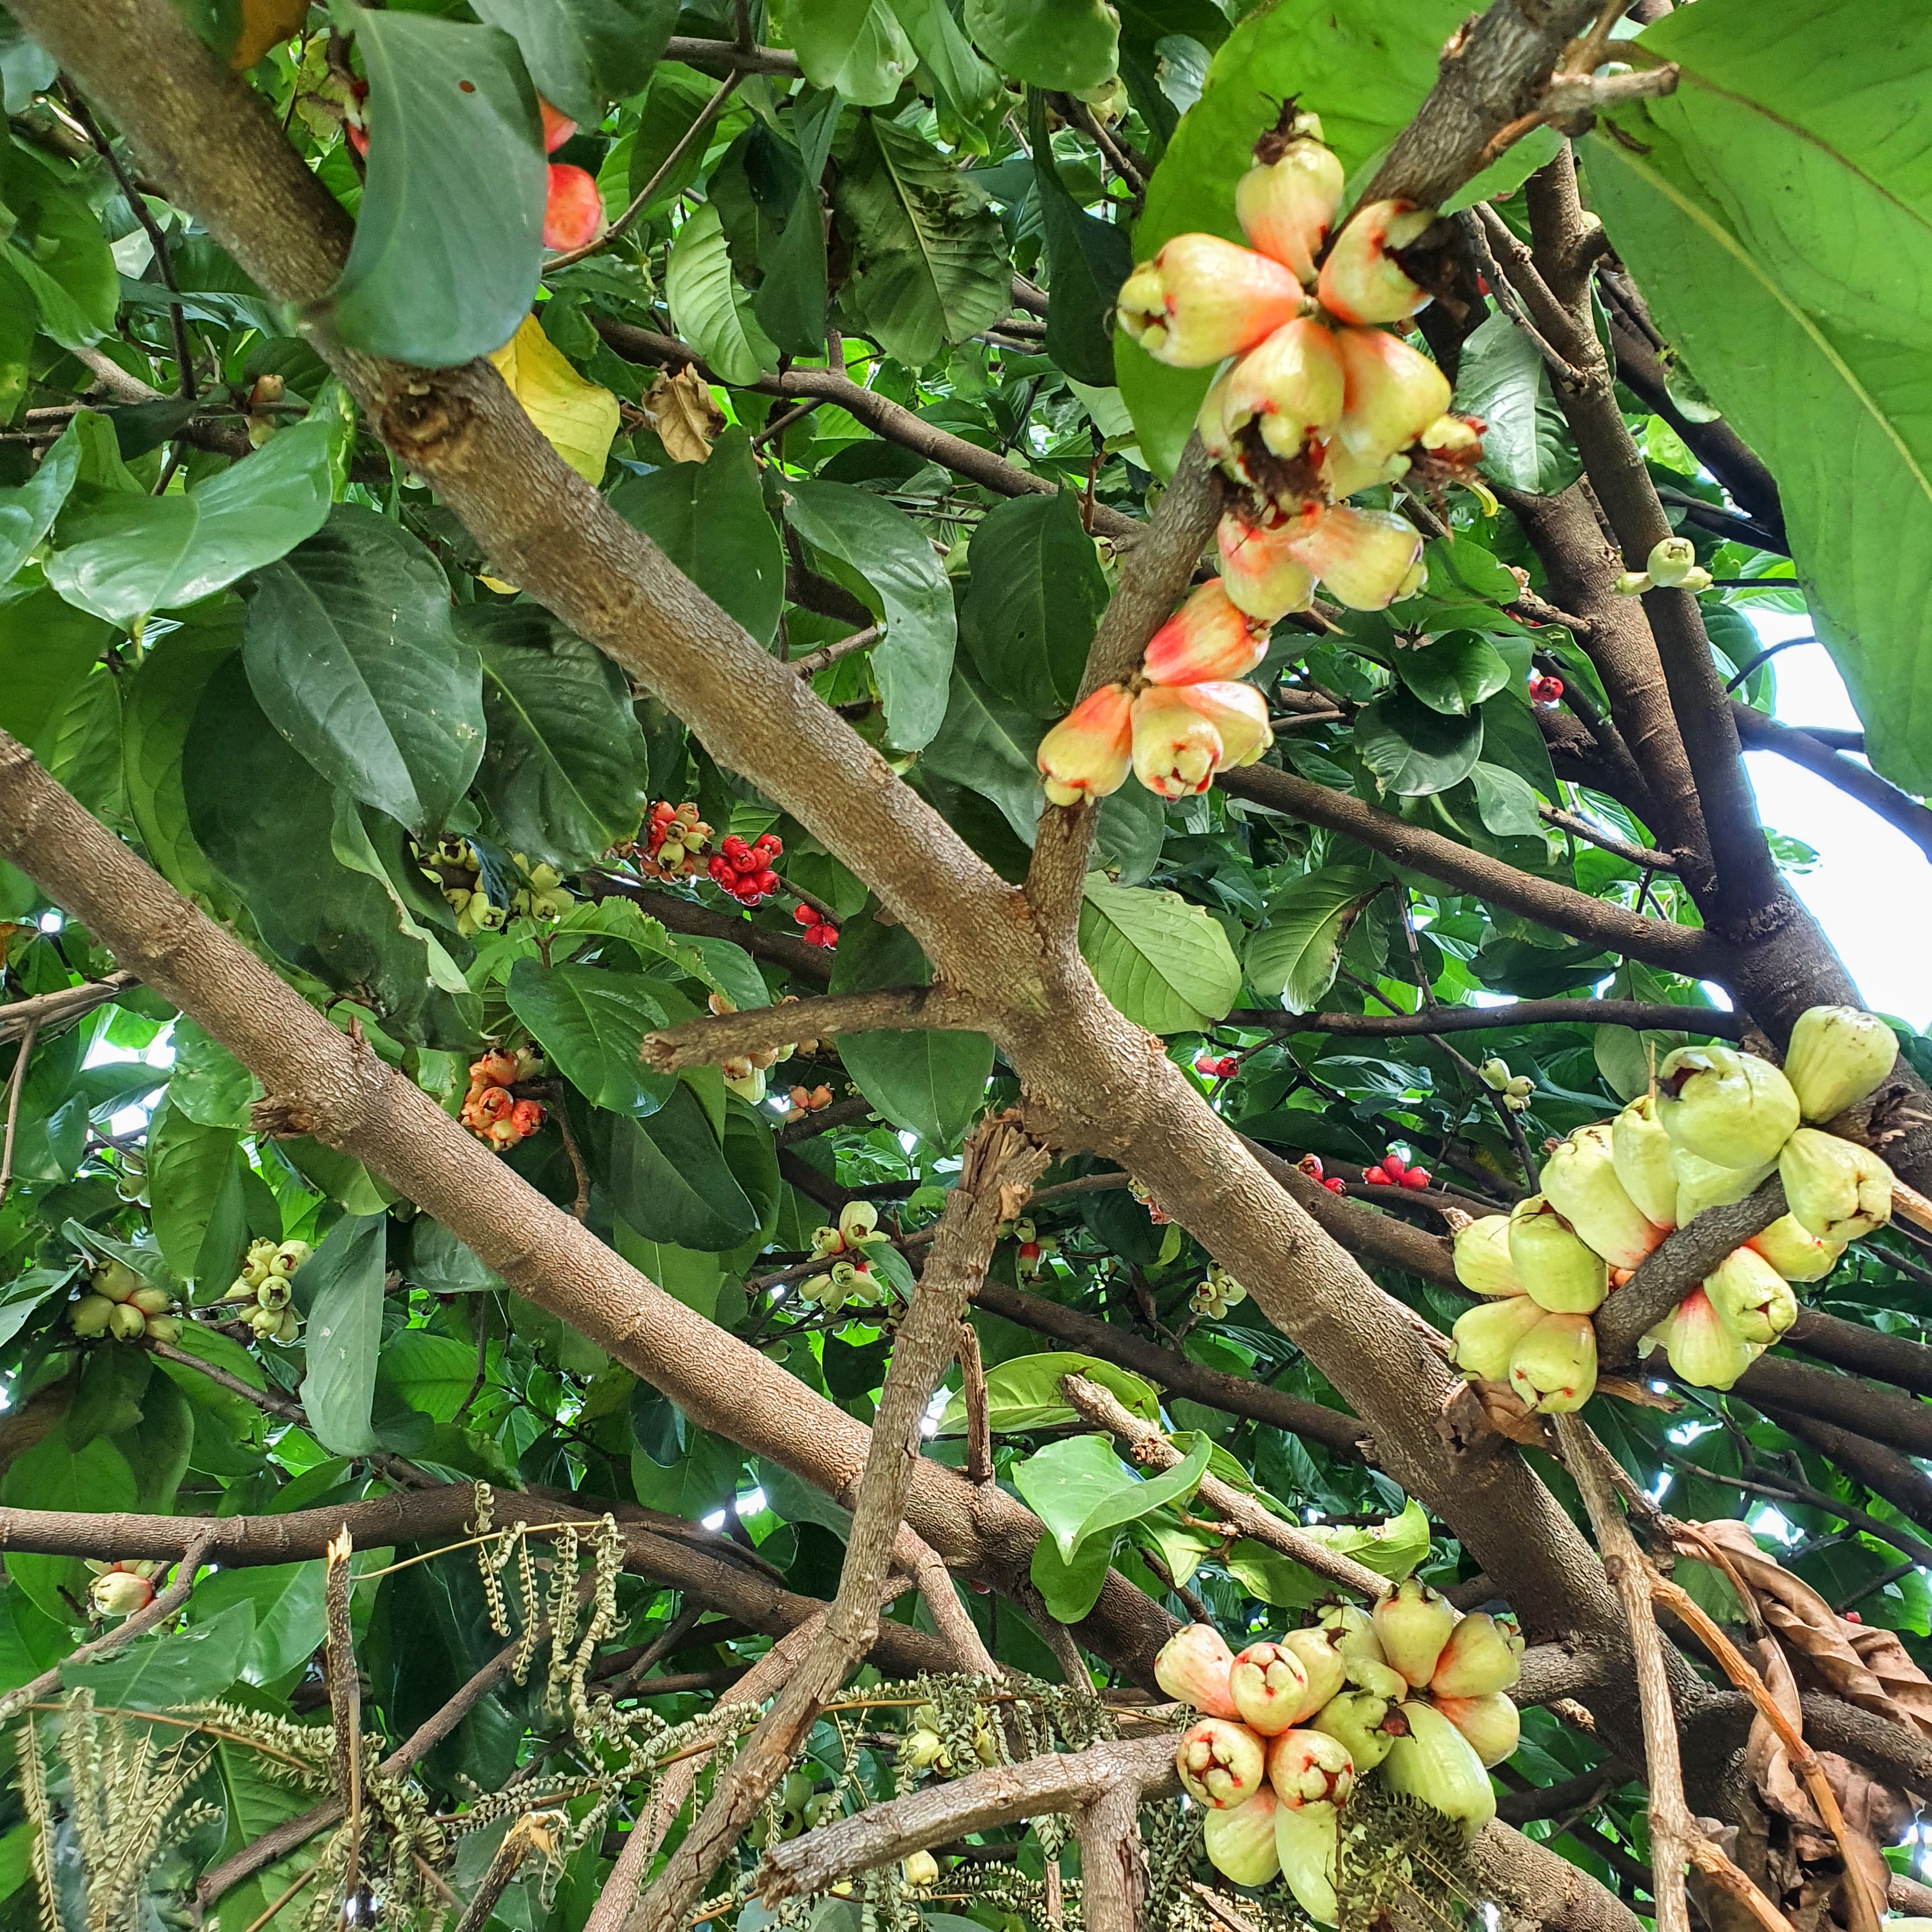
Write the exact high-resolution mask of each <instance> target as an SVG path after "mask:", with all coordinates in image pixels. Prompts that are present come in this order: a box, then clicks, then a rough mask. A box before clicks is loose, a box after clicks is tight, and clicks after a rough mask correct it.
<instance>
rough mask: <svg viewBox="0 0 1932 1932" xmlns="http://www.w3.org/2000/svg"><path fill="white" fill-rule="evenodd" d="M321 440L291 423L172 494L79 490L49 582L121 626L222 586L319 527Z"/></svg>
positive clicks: (323, 477) (323, 466)
mask: <svg viewBox="0 0 1932 1932" xmlns="http://www.w3.org/2000/svg"><path fill="white" fill-rule="evenodd" d="M329 439H330V431H329V425H326V423H322V422H305V423H297V424H296V425H295V427H294V428H292V429H286V430H284V431H281V434H278V436H277V437H275V439H274V440H273V441H272V442H271V443H269V446H267V448H266V449H259V450H257V452H255V453H254V455H252V456H247V457H244V458H242V460H241V461H240V462H239V463H234V464H232V465H231V466H229V468H227V469H223V470H222V471H220V472H219V473H217V475H213V476H211V477H210V478H208V480H207V481H205V482H204V483H201V484H196V486H195V487H193V489H191V490H187V491H185V492H184V493H182V494H181V495H179V496H133V495H129V494H127V493H124V492H123V491H121V490H101V489H99V488H98V487H92V486H89V485H86V484H77V486H76V487H75V488H74V491H73V493H72V494H71V496H69V497H68V502H67V505H66V508H65V509H63V510H62V512H61V514H60V516H59V518H58V520H57V522H56V523H55V529H54V541H55V549H54V553H53V555H52V556H50V557H49V559H47V566H46V569H47V581H48V582H49V583H50V584H52V586H53V587H54V589H56V590H57V591H58V592H60V594H61V595H62V596H63V597H65V598H66V599H67V600H68V602H69V603H70V604H78V605H80V607H81V608H82V609H83V610H92V612H93V613H95V616H99V617H104V618H106V619H107V621H108V622H110V623H113V624H122V625H130V624H133V622H136V620H137V619H140V618H142V617H145V616H146V615H147V614H148V612H150V611H151V610H172V609H173V608H174V607H175V606H176V605H177V604H193V603H196V602H198V601H199V600H200V599H201V598H204V597H206V596H209V595H211V594H212V593H213V592H215V591H217V590H220V589H225V588H226V586H228V585H229V584H231V583H234V582H235V581H236V579H237V578H238V577H245V576H246V575H247V574H248V572H249V571H251V570H259V569H260V568H262V567H263V565H266V564H270V563H273V562H275V559H277V558H278V557H281V556H287V554H288V553H289V552H290V550H293V549H294V548H295V547H296V544H299V543H300V542H302V540H303V539H304V538H306V537H311V536H313V535H314V534H315V532H317V530H319V529H321V527H322V526H323V522H324V520H326V517H328V515H329V498H330V494H331V478H330V473H329Z"/></svg>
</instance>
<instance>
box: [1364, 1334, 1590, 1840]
mask: <svg viewBox="0 0 1932 1932" xmlns="http://www.w3.org/2000/svg"><path fill="white" fill-rule="evenodd" d="M1586 1326H1587V1324H1586ZM1399 1715H1401V1716H1402V1717H1403V1718H1406V1719H1407V1720H1408V1730H1407V1731H1406V1733H1404V1734H1403V1736H1399V1737H1398V1738H1397V1739H1396V1741H1395V1745H1394V1748H1393V1749H1392V1750H1391V1751H1390V1753H1389V1754H1388V1760H1387V1761H1386V1762H1385V1763H1384V1765H1383V1766H1382V1778H1383V1781H1384V1782H1385V1784H1387V1785H1388V1787H1389V1789H1390V1790H1391V1791H1400V1792H1402V1793H1404V1794H1405V1795H1406V1796H1409V1797H1411V1798H1419V1799H1421V1800H1422V1802H1423V1803H1424V1804H1425V1805H1433V1806H1434V1807H1435V1808H1436V1810H1437V1811H1441V1812H1443V1813H1445V1814H1447V1815H1448V1817H1451V1818H1457V1819H1460V1820H1461V1821H1462V1825H1463V1831H1464V1832H1465V1833H1466V1835H1468V1836H1469V1837H1470V1838H1474V1837H1475V1835H1476V1834H1477V1833H1478V1832H1480V1831H1481V1829H1483V1827H1484V1826H1485V1825H1487V1823H1489V1822H1490V1820H1491V1819H1492V1818H1493V1817H1495V1816H1496V1793H1494V1792H1493V1790H1491V1789H1490V1775H1489V1773H1488V1772H1487V1771H1485V1770H1484V1769H1483V1764H1482V1760H1481V1759H1480V1758H1478V1757H1477V1755H1476V1754H1475V1749H1474V1748H1473V1747H1472V1745H1471V1744H1470V1742H1469V1739H1466V1737H1464V1736H1463V1733H1461V1732H1460V1731H1459V1730H1457V1728H1456V1727H1455V1726H1454V1724H1451V1722H1450V1721H1449V1720H1448V1718H1445V1716H1444V1715H1442V1712H1440V1711H1439V1710H1436V1709H1435V1708H1434V1707H1433V1706H1430V1705H1428V1704H1424V1703H1409V1704H1405V1705H1403V1707H1402V1709H1401V1712H1400V1714H1399Z"/></svg>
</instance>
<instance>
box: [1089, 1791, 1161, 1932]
mask: <svg viewBox="0 0 1932 1932" xmlns="http://www.w3.org/2000/svg"><path fill="white" fill-rule="evenodd" d="M1140 1809H1141V1794H1140V1793H1139V1791H1138V1790H1136V1788H1135V1787H1133V1785H1130V1784H1117V1785H1115V1787H1113V1789H1112V1790H1109V1791H1103V1793H1101V1794H1100V1796H1099V1797H1097V1798H1093V1799H1088V1802H1086V1803H1085V1805H1079V1806H1076V1808H1075V1810H1074V1813H1073V1835H1074V1836H1075V1837H1076V1838H1078V1839H1079V1841H1080V1923H1081V1925H1082V1927H1083V1928H1084V1932H1141V1924H1142V1920H1141V1903H1142V1900H1143V1898H1144V1897H1145V1895H1146V1892H1147V1878H1148V1871H1147V1854H1146V1852H1145V1851H1144V1850H1143V1849H1142V1846H1141V1827H1140Z"/></svg>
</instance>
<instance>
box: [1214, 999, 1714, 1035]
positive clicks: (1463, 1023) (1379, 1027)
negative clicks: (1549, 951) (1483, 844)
mask: <svg viewBox="0 0 1932 1932" xmlns="http://www.w3.org/2000/svg"><path fill="white" fill-rule="evenodd" d="M1222 1024H1223V1025H1224V1026H1231V1027H1266V1028H1268V1029H1269V1030H1270V1031H1272V1032H1275V1033H1331V1034H1338V1035H1340V1036H1342V1037H1345V1038H1350V1039H1355V1040H1400V1039H1404V1038H1406V1037H1409V1036H1410V1035H1412V1034H1425V1033H1489V1032H1491V1031H1503V1030H1505V1029H1508V1030H1514V1029H1515V1028H1520V1027H1535V1026H1565V1025H1569V1026H1621V1027H1629V1028H1632V1029H1633V1030H1634V1031H1637V1032H1639V1033H1643V1032H1646V1031H1652V1030H1655V1029H1658V1028H1664V1029H1677V1028H1681V1029H1682V1031H1685V1032H1686V1033H1691V1034H1701V1035H1703V1036H1704V1037H1706V1038H1709V1039H1711V1040H1742V1038H1743V1037H1744V1016H1743V1015H1742V1013H1726V1012H1723V1011H1721V1010H1719V1009H1718V1008H1717V1007H1679V1006H1674V1005H1670V1004H1665V1003H1664V1002H1662V1001H1656V1002H1652V1001H1642V1000H1511V1001H1508V1002H1506V1003H1505V1004H1503V1005H1502V1006H1499V1007H1437V1008H1436V1010H1435V1011H1434V1012H1433V1013H1394V1014H1389V1013H1283V1012H1282V1011H1281V1010H1280V1009H1278V1008H1277V1007H1236V1008H1235V1010H1234V1011H1233V1012H1232V1013H1229V1015H1228V1016H1227V1018H1226V1019H1225V1020H1224V1021H1223V1022H1222Z"/></svg>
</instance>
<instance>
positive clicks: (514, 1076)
mask: <svg viewBox="0 0 1932 1932" xmlns="http://www.w3.org/2000/svg"><path fill="white" fill-rule="evenodd" d="M542 1071H543V1062H542V1061H540V1060H539V1059H538V1058H537V1057H536V1055H535V1054H533V1053H532V1052H531V1051H530V1050H529V1048H528V1047H526V1046H520V1047H518V1048H517V1050H516V1051H515V1052H514V1053H502V1052H490V1053H486V1054H484V1056H483V1057H482V1058H481V1060H472V1061H471V1062H470V1063H469V1092H468V1093H467V1094H465V1095H464V1096H463V1112H462V1115H461V1118H462V1121H463V1125H464V1126H465V1127H467V1128H468V1129H469V1131H470V1132H471V1133H472V1134H474V1135H475V1136H476V1138H477V1139H478V1140H480V1141H487V1142H488V1143H489V1144H490V1146H492V1147H493V1148H495V1149H496V1151H497V1152H498V1153H499V1154H501V1153H503V1152H505V1151H507V1150H508V1149H509V1148H513V1147H514V1146H515V1145H516V1144H517V1142H519V1141H521V1140H527V1139H529V1137H530V1136H531V1135H532V1134H533V1133H535V1132H536V1130H538V1128H539V1127H541V1126H542V1125H543V1121H544V1110H543V1109H542V1108H541V1107H540V1106H538V1104H537V1103H536V1102H535V1101H534V1100H518V1099H517V1097H516V1096H515V1095H514V1094H512V1093H511V1091H510V1089H511V1087H512V1086H513V1085H515V1083H516V1082H517V1081H519V1080H528V1079H532V1077H533V1076H535V1075H537V1074H538V1073H541V1072H542Z"/></svg>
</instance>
